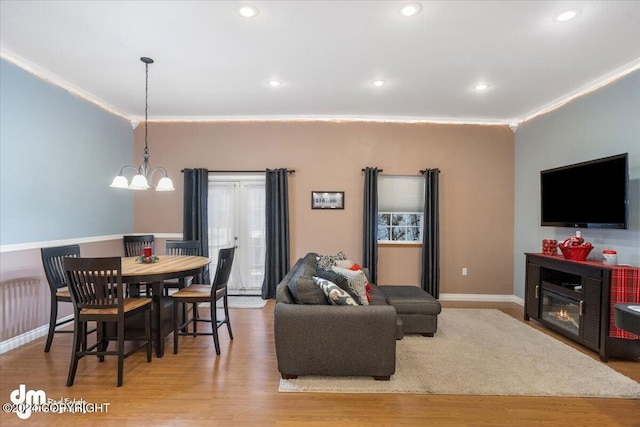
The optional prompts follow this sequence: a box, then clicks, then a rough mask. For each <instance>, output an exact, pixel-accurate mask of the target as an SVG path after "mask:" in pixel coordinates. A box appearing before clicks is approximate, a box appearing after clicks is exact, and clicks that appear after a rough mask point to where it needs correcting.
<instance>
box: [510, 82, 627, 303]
mask: <svg viewBox="0 0 640 427" xmlns="http://www.w3.org/2000/svg"><path fill="white" fill-rule="evenodd" d="M515 137H516V138H515V179H516V182H515V191H516V194H515V245H514V249H515V254H514V262H515V268H514V294H515V295H516V296H518V297H523V296H524V277H525V258H524V255H523V254H524V253H525V252H541V251H542V247H541V246H542V239H557V240H564V239H565V238H567V237H569V236H572V235H574V234H575V229H572V228H562V227H541V226H540V171H541V170H544V169H549V168H553V167H557V166H563V165H567V164H571V163H577V162H581V161H587V160H591V159H596V158H599V157H605V156H610V155H614V154H620V153H625V152H626V153H629V179H630V182H629V186H630V194H629V205H630V210H629V221H630V229H628V230H595V229H582V230H581V231H582V235H583V237H584V238H585V239H586V240H587V241H590V242H592V243H593V244H594V246H595V248H594V250H593V251H592V252H591V254H590V256H589V258H590V259H599V257H600V255H601V253H602V250H603V249H608V248H611V249H614V250H617V252H618V259H619V262H620V263H627V264H633V265H635V266H638V265H640V71H635V72H633V73H631V74H629V75H627V76H625V77H623V78H621V79H619V80H617V81H615V82H613V83H611V84H609V85H607V86H605V87H603V88H600V89H598V90H597V91H594V92H592V93H590V94H588V95H585V96H583V97H581V98H577V99H575V100H573V101H571V102H570V103H568V104H567V105H565V106H563V107H561V108H559V109H557V110H555V111H552V112H550V113H547V114H544V115H541V116H539V117H536V118H535V119H533V120H531V121H529V122H526V123H524V124H522V125H521V126H520V127H519V128H518V130H517V132H516V135H515ZM575 202H576V203H580V201H579V200H577V201H575Z"/></svg>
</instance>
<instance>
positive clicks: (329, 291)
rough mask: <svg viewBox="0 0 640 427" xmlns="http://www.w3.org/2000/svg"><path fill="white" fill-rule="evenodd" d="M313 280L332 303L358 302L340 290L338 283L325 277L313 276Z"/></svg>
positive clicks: (354, 303)
mask: <svg viewBox="0 0 640 427" xmlns="http://www.w3.org/2000/svg"><path fill="white" fill-rule="evenodd" d="M313 281H314V283H315V284H316V285H318V286H319V288H320V289H322V291H323V292H324V294H325V296H326V297H327V299H328V300H329V302H331V304H333V305H355V306H357V305H358V303H357V302H355V301H354V299H353V298H351V296H350V295H349V294H348V293H346V292H345V291H344V290H342V289H341V288H340V287H339V286H338V285H336V284H335V283H333V282H330V281H328V280H327V279H322V278H320V277H316V276H313Z"/></svg>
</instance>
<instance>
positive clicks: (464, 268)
mask: <svg viewBox="0 0 640 427" xmlns="http://www.w3.org/2000/svg"><path fill="white" fill-rule="evenodd" d="M462 275H463V276H466V275H467V267H462Z"/></svg>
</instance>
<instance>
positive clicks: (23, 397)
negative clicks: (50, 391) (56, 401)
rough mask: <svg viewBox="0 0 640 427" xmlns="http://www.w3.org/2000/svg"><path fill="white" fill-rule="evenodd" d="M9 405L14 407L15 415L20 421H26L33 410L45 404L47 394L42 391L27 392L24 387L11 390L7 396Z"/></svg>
mask: <svg viewBox="0 0 640 427" xmlns="http://www.w3.org/2000/svg"><path fill="white" fill-rule="evenodd" d="M9 398H10V399H11V403H13V404H14V405H16V406H15V407H16V415H17V416H18V418H20V419H21V420H26V419H27V418H29V417H30V416H31V412H32V409H33V408H37V407H39V406H40V405H44V404H45V403H47V393H45V392H44V390H27V387H26V385H24V384H20V386H19V387H18V388H17V389H15V390H13V391H12V392H11V394H10V395H9Z"/></svg>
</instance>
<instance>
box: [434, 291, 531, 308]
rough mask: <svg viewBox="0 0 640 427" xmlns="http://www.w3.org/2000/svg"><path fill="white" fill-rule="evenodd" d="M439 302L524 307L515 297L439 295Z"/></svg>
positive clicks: (522, 302)
mask: <svg viewBox="0 0 640 427" xmlns="http://www.w3.org/2000/svg"><path fill="white" fill-rule="evenodd" d="M438 299H439V300H440V301H476V302H513V303H516V304H518V305H522V306H524V300H523V299H522V298H520V297H517V296H515V295H491V294H440V295H439V298H438Z"/></svg>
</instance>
